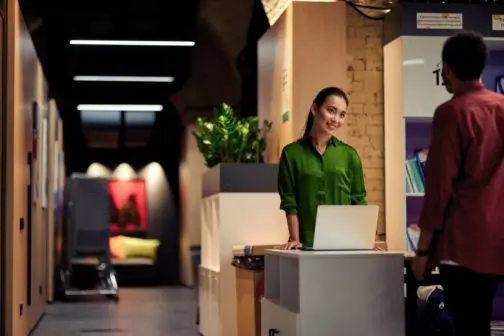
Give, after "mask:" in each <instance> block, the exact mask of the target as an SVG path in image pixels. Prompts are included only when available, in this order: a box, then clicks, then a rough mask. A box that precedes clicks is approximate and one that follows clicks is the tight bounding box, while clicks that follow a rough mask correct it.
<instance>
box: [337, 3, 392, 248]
mask: <svg viewBox="0 0 504 336" xmlns="http://www.w3.org/2000/svg"><path fill="white" fill-rule="evenodd" d="M346 20H347V53H348V68H347V78H348V86H347V87H348V88H349V95H350V112H349V114H348V121H347V130H346V137H345V140H346V141H347V142H348V143H349V144H350V145H352V146H354V147H355V148H356V149H357V151H358V152H359V154H360V156H361V158H362V163H363V166H364V175H365V179H366V187H367V191H368V201H369V203H372V204H377V205H379V206H380V217H379V222H378V230H377V233H378V235H379V236H380V238H381V239H383V238H384V236H385V191H384V190H385V170H384V121H383V117H384V108H383V46H382V34H383V22H382V21H376V20H370V19H367V18H365V17H364V16H362V15H361V14H359V13H357V12H356V11H355V10H353V9H352V8H350V7H347V14H346Z"/></svg>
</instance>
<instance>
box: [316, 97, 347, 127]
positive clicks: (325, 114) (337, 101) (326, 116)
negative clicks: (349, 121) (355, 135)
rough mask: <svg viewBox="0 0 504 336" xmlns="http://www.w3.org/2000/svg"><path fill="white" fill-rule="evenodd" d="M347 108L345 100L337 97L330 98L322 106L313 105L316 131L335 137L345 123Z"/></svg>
mask: <svg viewBox="0 0 504 336" xmlns="http://www.w3.org/2000/svg"><path fill="white" fill-rule="evenodd" d="M347 108H348V106H347V103H346V101H345V99H344V98H342V97H340V96H336V95H330V96H328V97H327V98H326V100H325V101H324V103H323V104H322V106H317V105H315V104H313V105H312V108H311V113H313V116H314V119H315V123H314V126H315V127H314V131H315V132H316V133H319V134H320V133H323V134H331V135H333V134H334V133H335V131H336V130H337V129H338V128H340V127H341V126H343V124H344V123H345V117H346V113H347V112H346V110H347Z"/></svg>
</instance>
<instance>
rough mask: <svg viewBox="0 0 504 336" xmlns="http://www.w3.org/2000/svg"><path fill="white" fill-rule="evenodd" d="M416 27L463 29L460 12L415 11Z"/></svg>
mask: <svg viewBox="0 0 504 336" xmlns="http://www.w3.org/2000/svg"><path fill="white" fill-rule="evenodd" d="M416 20H417V29H443V30H446V29H450V30H452V29H455V30H458V29H463V27H464V22H463V17H462V13H417V16H416Z"/></svg>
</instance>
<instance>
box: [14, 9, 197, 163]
mask: <svg viewBox="0 0 504 336" xmlns="http://www.w3.org/2000/svg"><path fill="white" fill-rule="evenodd" d="M20 4H21V8H22V11H23V15H24V16H25V20H26V23H27V26H28V29H29V30H30V31H31V34H32V38H33V40H34V43H35V46H36V49H37V53H38V54H39V58H40V59H41V62H42V65H43V68H44V72H45V75H46V79H47V81H48V84H49V89H50V92H49V95H50V97H51V98H55V99H56V102H57V105H58V108H59V111H60V115H61V117H62V119H63V122H64V132H65V134H64V138H65V139H64V140H65V147H66V150H65V152H66V153H67V154H68V153H69V152H72V154H73V155H72V154H70V156H71V157H73V158H74V159H73V160H70V161H71V162H67V165H70V166H73V167H69V168H70V171H82V170H83V169H84V168H85V166H86V165H88V164H89V163H90V162H92V161H102V162H103V161H107V160H108V161H111V162H109V163H110V164H111V165H117V164H118V163H120V162H122V161H128V162H131V161H135V158H136V160H137V161H138V164H139V165H141V164H146V163H148V162H150V161H154V160H155V159H156V158H154V157H148V156H152V155H154V152H155V151H156V148H153V146H155V145H156V142H157V143H158V145H160V143H161V142H165V144H166V143H167V142H172V143H173V142H176V143H179V139H180V133H181V125H180V120H179V119H180V118H179V116H178V115H177V111H175V109H174V108H173V106H172V105H171V104H170V96H171V94H172V93H174V92H177V91H178V90H180V88H181V87H183V85H184V83H185V82H186V80H187V79H188V77H189V67H190V53H191V48H192V47H190V46H185V47H184V46H183V47H177V46H171V47H170V46H97V45H93V46H89V45H71V44H70V41H71V40H121V41H125V40H127V41H138V40H139V41H193V40H194V36H193V27H194V24H195V21H196V19H197V13H198V0H184V1H177V2H175V1H166V0H165V1H163V0H143V1H141V2H139V1H131V0H126V1H116V0H110V1H96V0H92V1H62V0H20ZM74 76H116V77H117V76H144V77H146V76H149V77H171V78H173V82H169V83H167V82H156V83H145V82H140V83H138V82H95V81H75V80H74ZM80 104H93V105H96V104H121V105H124V104H136V105H144V104H149V105H162V108H163V110H162V111H161V112H145V111H143V112H124V111H122V112H121V111H99V112H80V111H78V110H77V106H78V105H80ZM133 110H134V108H133ZM156 130H158V131H156ZM156 132H157V133H158V134H156ZM168 133H170V134H171V135H172V136H171V137H170V136H166V135H167V134H168ZM175 133H178V134H175ZM177 136H178V138H177ZM142 157H143V158H142ZM67 161H68V160H67ZM112 161H117V162H112ZM175 161H177V160H175ZM105 163H107V162H105ZM132 163H135V162H132Z"/></svg>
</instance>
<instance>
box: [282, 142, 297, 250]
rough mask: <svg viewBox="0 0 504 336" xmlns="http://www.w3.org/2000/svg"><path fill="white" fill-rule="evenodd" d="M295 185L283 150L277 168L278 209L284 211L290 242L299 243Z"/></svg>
mask: <svg viewBox="0 0 504 336" xmlns="http://www.w3.org/2000/svg"><path fill="white" fill-rule="evenodd" d="M295 185H296V180H295V178H294V173H293V165H292V161H291V160H290V159H289V155H288V153H287V152H286V150H285V148H284V150H283V151H282V156H281V157H280V164H279V167H278V193H279V194H280V200H281V202H280V209H282V210H284V211H285V214H286V217H287V225H288V228H289V241H290V242H299V219H298V216H297V202H296V193H295V190H296V189H295Z"/></svg>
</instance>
